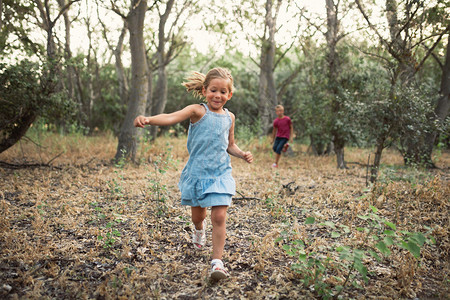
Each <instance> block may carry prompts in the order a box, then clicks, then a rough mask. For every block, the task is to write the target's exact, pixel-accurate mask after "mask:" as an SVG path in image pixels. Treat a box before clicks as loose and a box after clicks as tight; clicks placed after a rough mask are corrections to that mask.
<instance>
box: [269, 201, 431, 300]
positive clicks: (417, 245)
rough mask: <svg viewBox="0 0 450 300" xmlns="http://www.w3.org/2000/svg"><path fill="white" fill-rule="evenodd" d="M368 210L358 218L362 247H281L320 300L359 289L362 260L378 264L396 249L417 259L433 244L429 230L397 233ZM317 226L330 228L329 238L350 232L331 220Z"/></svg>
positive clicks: (297, 243) (364, 269)
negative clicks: (362, 235)
mask: <svg viewBox="0 0 450 300" xmlns="http://www.w3.org/2000/svg"><path fill="white" fill-rule="evenodd" d="M371 210H372V211H371V212H370V213H368V214H367V215H362V216H358V217H359V219H360V220H361V221H362V222H363V223H365V225H366V226H364V227H357V228H356V230H357V231H359V232H363V233H364V240H363V241H362V243H360V245H364V246H362V247H361V248H356V247H353V246H347V245H340V244H339V242H337V241H336V242H334V243H331V244H329V245H328V246H325V249H320V250H321V251H317V252H316V251H311V250H310V249H308V248H307V247H306V246H305V244H307V243H305V242H304V241H302V240H299V239H296V240H293V241H290V242H288V243H286V244H284V245H283V249H284V250H285V251H286V253H287V254H288V255H290V256H294V257H296V258H297V261H296V262H295V263H294V264H293V265H292V269H293V270H294V271H295V272H297V273H299V274H301V275H302V279H301V282H302V283H303V285H304V286H305V287H313V290H314V291H315V293H316V294H317V295H318V296H320V297H322V298H323V299H330V298H338V297H339V295H340V294H341V293H342V291H343V290H344V289H345V288H346V287H347V286H348V285H349V284H351V285H353V286H354V287H356V288H361V286H360V284H359V281H358V276H357V275H359V276H360V277H359V278H361V279H362V280H363V281H364V282H366V283H367V282H368V276H367V275H368V274H369V271H368V269H367V267H366V266H365V265H364V262H363V261H364V259H366V258H368V257H373V258H374V259H376V260H377V261H378V262H380V261H382V260H383V258H384V257H387V256H389V255H390V254H391V252H392V250H391V249H392V248H397V249H405V250H407V251H409V252H410V253H411V254H412V255H413V256H414V257H415V258H416V259H417V260H419V259H420V250H421V248H422V247H423V246H424V244H425V243H428V244H431V243H434V242H435V241H434V238H433V237H432V236H431V235H430V232H431V228H428V232H427V233H425V234H423V233H420V232H407V231H399V230H397V227H396V226H395V224H393V223H392V222H390V221H388V220H386V219H384V218H382V217H381V216H379V215H378V214H377V212H378V210H377V208H375V207H373V206H372V207H371ZM315 222H316V221H315V218H314V217H308V218H307V219H306V220H305V225H310V226H314V224H315ZM318 225H319V226H325V227H327V228H329V229H331V230H330V237H331V238H332V239H337V238H339V237H341V235H345V234H350V233H351V230H350V228H349V227H348V226H345V225H336V224H334V223H333V222H330V221H326V222H323V223H319V224H318ZM291 235H292V232H288V231H284V232H283V233H282V234H281V236H280V237H279V238H278V239H277V240H276V242H280V241H283V240H286V239H287V240H289V239H290V236H291ZM324 250H325V251H324ZM330 277H332V278H333V279H334V280H333V281H332V282H334V283H330V280H329V278H330ZM336 282H337V283H336Z"/></svg>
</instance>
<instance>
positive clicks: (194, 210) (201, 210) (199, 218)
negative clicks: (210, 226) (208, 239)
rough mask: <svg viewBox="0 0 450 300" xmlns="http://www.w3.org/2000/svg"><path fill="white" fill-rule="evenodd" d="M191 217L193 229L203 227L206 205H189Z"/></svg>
mask: <svg viewBox="0 0 450 300" xmlns="http://www.w3.org/2000/svg"><path fill="white" fill-rule="evenodd" d="M191 218H192V223H194V225H195V229H197V230H202V229H203V220H204V219H205V218H206V207H200V206H196V207H192V206H191Z"/></svg>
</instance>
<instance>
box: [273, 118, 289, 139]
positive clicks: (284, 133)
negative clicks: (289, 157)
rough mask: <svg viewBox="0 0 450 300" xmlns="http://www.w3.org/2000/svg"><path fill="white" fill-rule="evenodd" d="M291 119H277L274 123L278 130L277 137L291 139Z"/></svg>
mask: <svg viewBox="0 0 450 300" xmlns="http://www.w3.org/2000/svg"><path fill="white" fill-rule="evenodd" d="M291 124H292V121H291V118H289V117H288V116H284V117H283V118H281V119H280V118H276V119H275V120H274V121H273V127H274V128H277V137H282V138H286V139H289V138H290V137H291Z"/></svg>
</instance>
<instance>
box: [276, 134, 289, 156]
mask: <svg viewBox="0 0 450 300" xmlns="http://www.w3.org/2000/svg"><path fill="white" fill-rule="evenodd" d="M288 141H289V139H287V138H283V137H277V138H276V139H275V142H274V143H273V148H272V149H273V151H275V152H276V153H277V154H281V151H282V150H283V147H284V145H285V144H286V143H287V142H288Z"/></svg>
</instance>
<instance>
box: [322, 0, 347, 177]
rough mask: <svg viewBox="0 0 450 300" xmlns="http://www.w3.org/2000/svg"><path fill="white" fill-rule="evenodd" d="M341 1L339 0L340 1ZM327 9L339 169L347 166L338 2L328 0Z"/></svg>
mask: <svg viewBox="0 0 450 300" xmlns="http://www.w3.org/2000/svg"><path fill="white" fill-rule="evenodd" d="M338 3H339V2H338ZM326 9H327V32H326V34H325V37H326V40H327V45H328V53H327V63H328V73H327V75H328V84H329V88H330V94H331V95H330V96H331V111H332V113H333V120H334V121H333V125H332V126H333V127H332V129H331V134H332V136H333V143H334V147H335V148H334V151H335V153H336V162H337V167H338V168H339V169H345V168H347V166H346V164H345V158H344V147H345V137H344V136H343V134H342V130H341V128H340V126H341V125H338V124H340V122H337V118H338V115H339V112H340V111H341V103H340V100H339V89H338V84H339V83H338V80H337V77H338V72H339V68H340V61H339V57H338V54H337V51H336V45H337V43H338V41H339V40H340V39H341V37H342V35H340V33H339V31H340V26H339V25H340V24H339V20H338V4H335V3H334V0H326Z"/></svg>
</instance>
